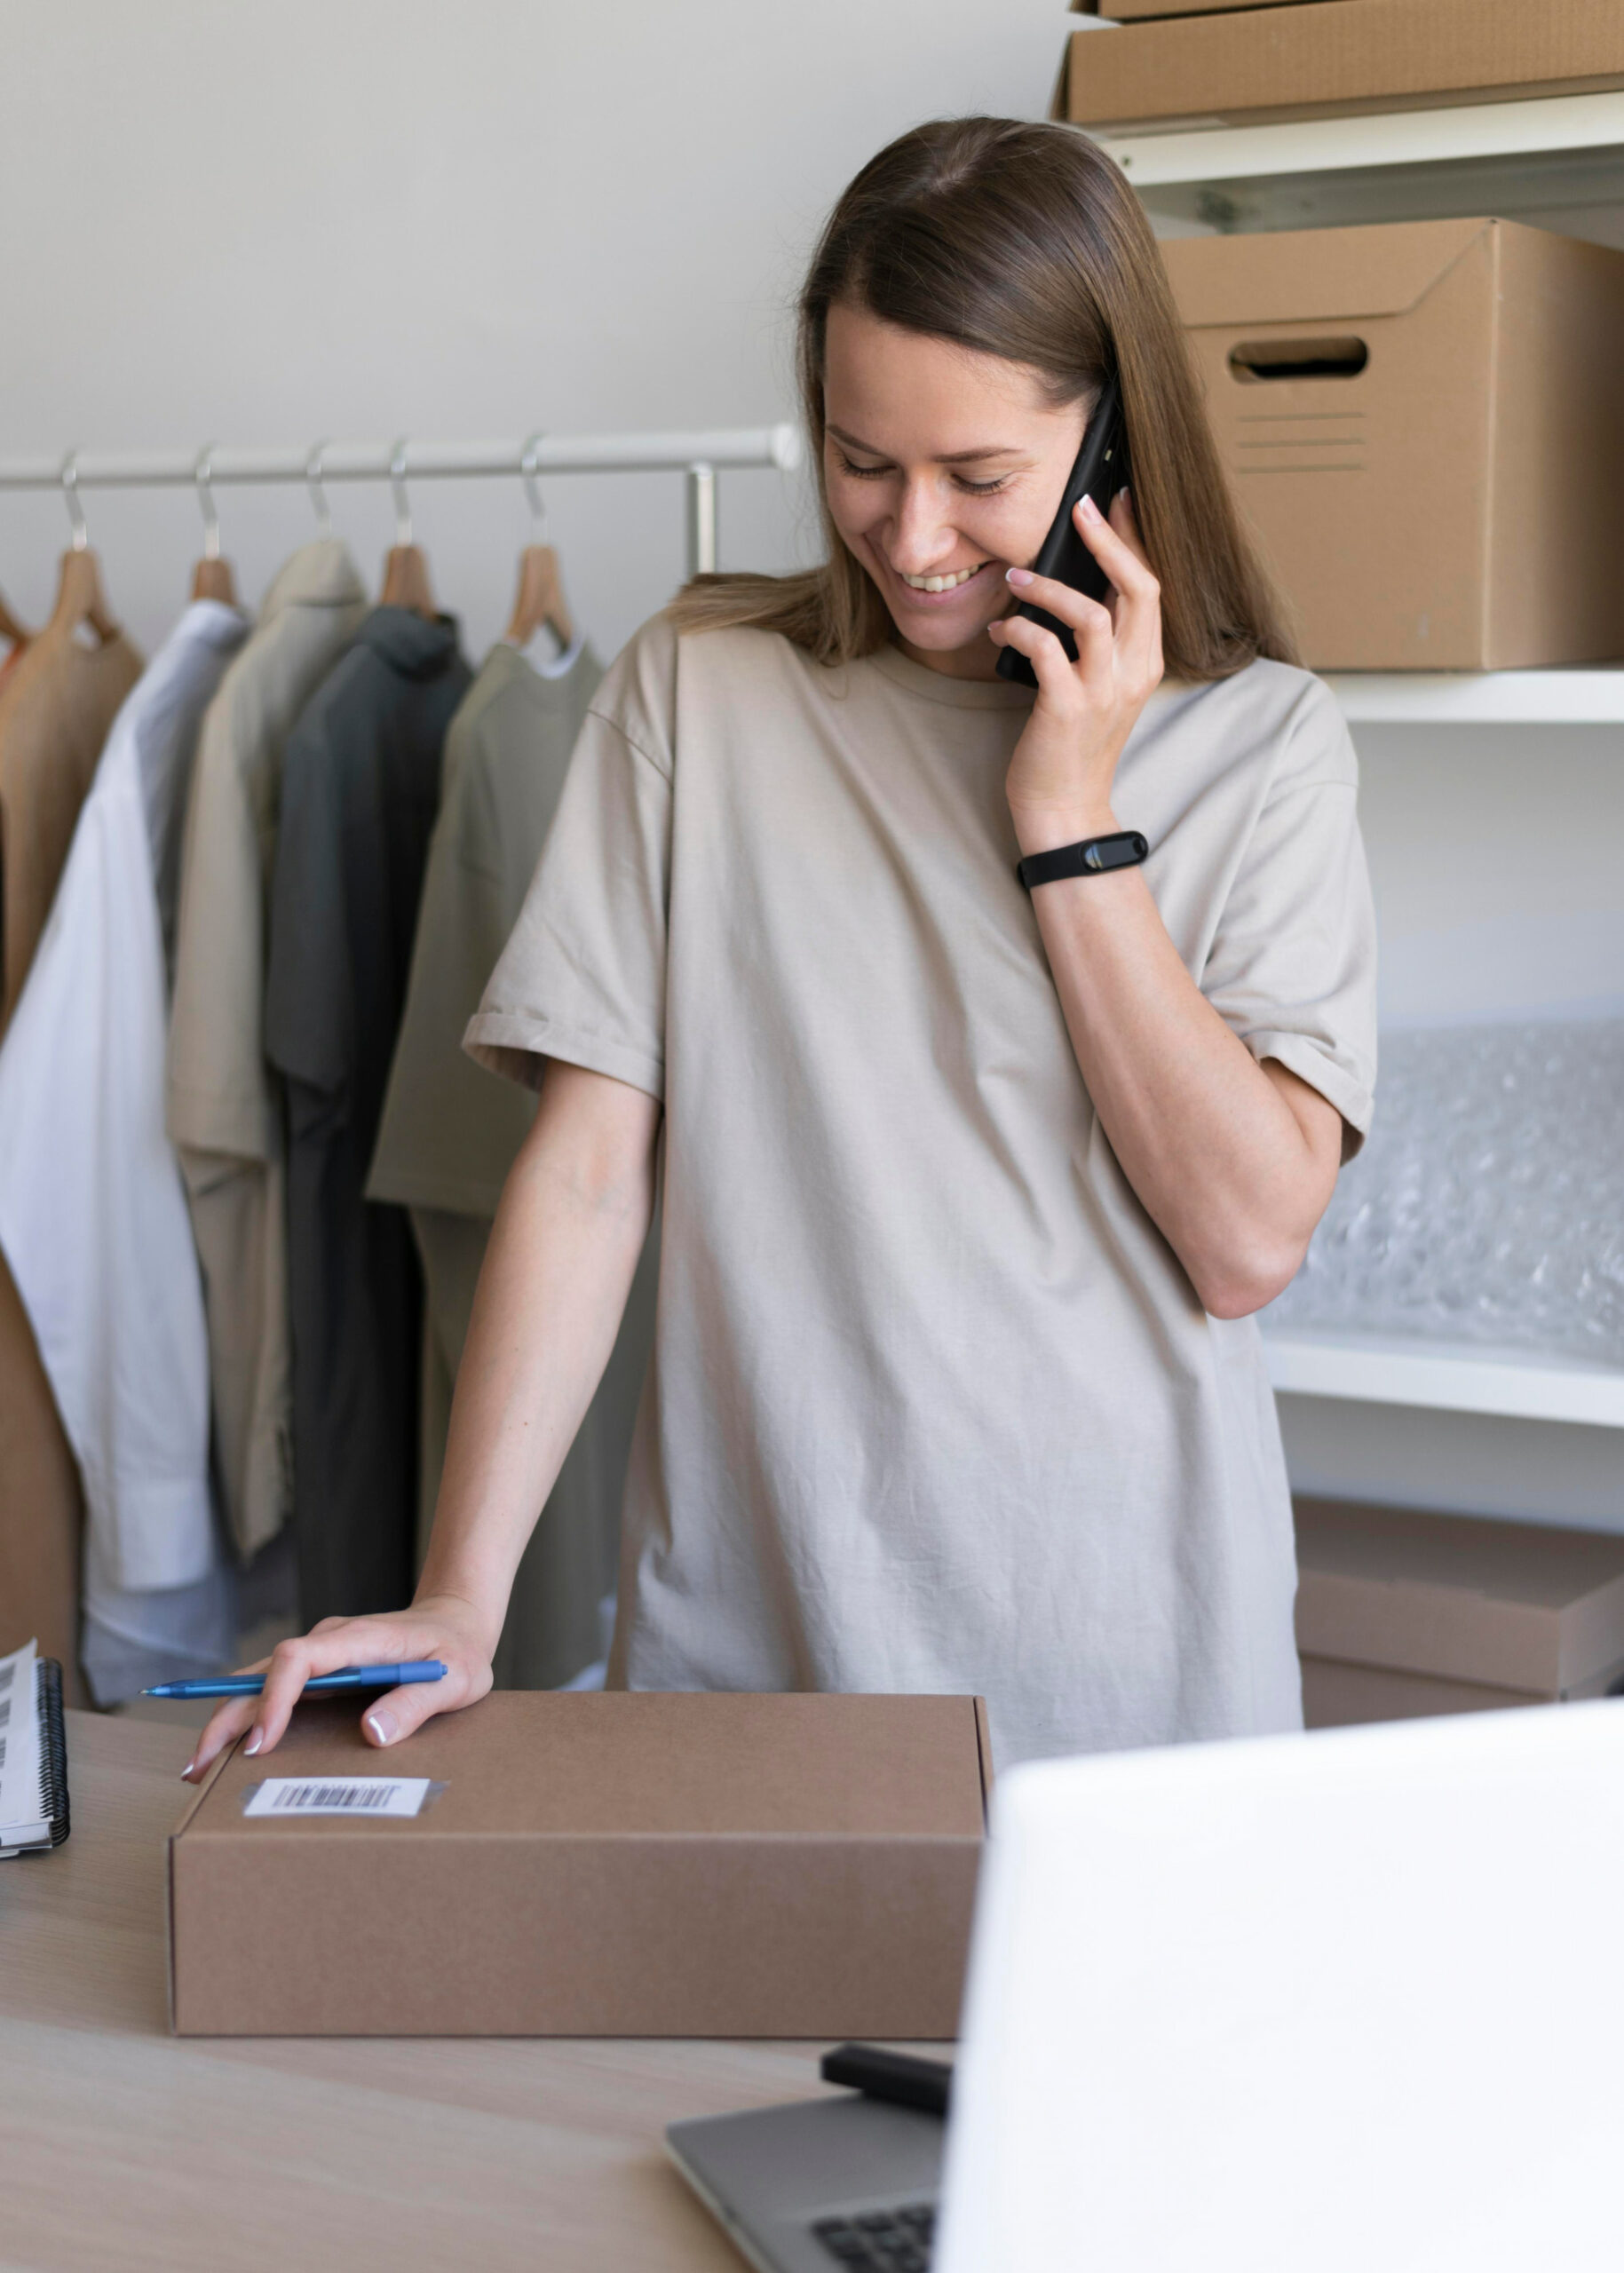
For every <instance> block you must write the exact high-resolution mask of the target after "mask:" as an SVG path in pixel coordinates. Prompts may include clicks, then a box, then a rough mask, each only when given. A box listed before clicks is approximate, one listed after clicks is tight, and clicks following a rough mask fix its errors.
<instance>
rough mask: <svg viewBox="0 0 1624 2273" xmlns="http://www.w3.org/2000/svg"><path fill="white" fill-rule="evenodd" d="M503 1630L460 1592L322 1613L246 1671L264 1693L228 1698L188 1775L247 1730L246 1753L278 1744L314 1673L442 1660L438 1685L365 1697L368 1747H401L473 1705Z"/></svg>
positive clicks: (419, 1685)
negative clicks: (382, 1608) (437, 1717)
mask: <svg viewBox="0 0 1624 2273" xmlns="http://www.w3.org/2000/svg"><path fill="white" fill-rule="evenodd" d="M496 1639H497V1637H496V1635H494V1634H492V1633H491V1632H490V1630H489V1625H488V1621H487V1620H486V1619H485V1618H484V1617H482V1616H481V1614H480V1613H479V1612H478V1611H476V1610H475V1608H474V1606H473V1604H471V1603H470V1602H465V1601H463V1598H462V1596H460V1595H426V1596H424V1598H423V1600H422V1601H421V1602H416V1603H414V1604H412V1607H411V1608H410V1609H409V1610H396V1611H389V1612H385V1613H384V1614H382V1615H381V1616H379V1617H376V1618H324V1619H323V1620H321V1624H320V1625H319V1626H314V1627H313V1628H311V1630H310V1632H309V1633H308V1634H301V1635H297V1636H296V1637H295V1638H294V1639H293V1640H292V1641H289V1642H279V1643H277V1645H276V1647H275V1649H274V1650H273V1651H272V1652H271V1654H270V1656H269V1657H268V1658H262V1659H260V1661H259V1663H258V1664H257V1666H248V1667H244V1668H243V1670H244V1671H245V1672H248V1673H263V1674H264V1675H265V1688H264V1690H263V1691H261V1693H260V1694H259V1695H258V1696H257V1697H230V1698H227V1699H226V1702H225V1703H224V1704H223V1705H222V1706H221V1707H219V1709H218V1712H217V1713H216V1714H215V1715H213V1717H212V1718H211V1719H210V1723H209V1725H208V1727H207V1728H206V1729H205V1730H203V1733H202V1738H200V1739H199V1741H198V1746H197V1749H196V1751H195V1752H194V1754H193V1755H192V1757H191V1759H190V1760H189V1761H188V1762H187V1763H186V1767H185V1769H184V1770H182V1771H181V1772H182V1774H183V1775H184V1776H185V1777H186V1778H187V1779H188V1780H189V1781H191V1782H193V1783H195V1782H196V1781H197V1780H198V1778H200V1777H201V1776H202V1775H203V1773H204V1771H205V1770H207V1769H208V1768H209V1766H210V1763H211V1762H213V1761H214V1760H215V1759H217V1758H218V1755H219V1754H221V1753H222V1752H223V1751H224V1750H225V1749H226V1746H227V1745H228V1744H232V1743H234V1742H235V1740H236V1738H238V1737H240V1736H241V1735H242V1732H243V1730H245V1729H246V1730H249V1731H250V1735H249V1739H248V1742H247V1744H246V1745H244V1746H243V1747H242V1748H243V1750H244V1752H247V1753H253V1754H256V1755H258V1754H264V1753H267V1752H272V1751H273V1750H274V1749H275V1747H276V1746H277V1744H278V1742H279V1741H280V1739H281V1736H282V1734H283V1732H284V1730H286V1728H287V1726H288V1716H289V1714H290V1713H291V1712H292V1710H293V1708H294V1707H295V1705H296V1704H297V1702H298V1698H299V1692H300V1691H301V1690H302V1689H303V1688H304V1686H305V1683H306V1682H307V1681H308V1680H309V1679H310V1677H311V1675H313V1674H318V1673H337V1671H338V1669H339V1667H341V1666H368V1665H371V1666H380V1665H399V1664H403V1663H405V1662H406V1661H407V1660H408V1659H418V1658H439V1659H442V1660H443V1662H444V1664H445V1667H446V1673H445V1677H444V1679H443V1680H440V1681H424V1682H414V1683H410V1684H409V1686H408V1687H405V1688H400V1689H391V1690H388V1691H384V1692H383V1693H382V1694H380V1695H378V1696H376V1697H373V1698H368V1700H367V1702H366V1704H365V1706H364V1707H363V1708H362V1711H361V1719H360V1725H361V1734H362V1735H363V1736H364V1737H365V1738H366V1739H367V1742H368V1744H371V1745H377V1746H385V1745H392V1744H398V1743H399V1742H400V1738H402V1737H408V1736H410V1734H411V1733H412V1730H414V1729H416V1728H419V1727H421V1726H422V1724H423V1723H424V1721H426V1720H428V1719H429V1718H430V1717H431V1716H432V1715H433V1714H435V1713H450V1712H455V1711H456V1708H457V1707H458V1706H460V1705H472V1704H474V1703H475V1702H477V1700H478V1699H479V1698H481V1697H483V1696H484V1695H485V1693H486V1691H487V1690H488V1689H489V1687H490V1685H491V1657H492V1653H493V1652H494V1651H495V1646H496Z"/></svg>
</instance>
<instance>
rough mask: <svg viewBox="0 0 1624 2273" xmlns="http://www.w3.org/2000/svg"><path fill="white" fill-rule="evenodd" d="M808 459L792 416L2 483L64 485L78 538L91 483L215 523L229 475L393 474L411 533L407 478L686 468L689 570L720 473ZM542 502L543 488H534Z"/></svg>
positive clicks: (53, 471)
mask: <svg viewBox="0 0 1624 2273" xmlns="http://www.w3.org/2000/svg"><path fill="white" fill-rule="evenodd" d="M800 462H801V439H800V436H799V434H798V433H797V432H796V429H795V428H794V427H793V426H790V425H778V426H733V427H721V428H717V429H715V430H713V431H709V432H695V433H674V434H545V433H536V434H531V435H528V436H527V437H526V438H525V439H524V440H519V441H516V442H420V441H414V440H411V439H410V438H409V437H402V438H401V439H400V440H396V441H393V442H342V441H332V442H317V443H315V444H313V445H307V446H306V447H303V448H299V447H287V448H281V447H279V448H273V449H247V448H237V447H233V446H232V445H231V444H229V443H223V442H222V443H210V444H208V445H206V446H205V447H203V448H202V450H199V451H196V452H194V453H190V454H189V453H187V452H186V451H184V450H130V451H111V450H70V451H68V453H67V455H66V456H65V457H61V458H51V457H20V458H0V490H5V489H60V490H61V491H62V493H63V495H64V496H65V497H66V499H67V505H68V511H69V513H70V514H71V515H72V517H73V521H74V527H75V543H83V513H82V511H81V509H80V506H79V492H80V491H81V490H84V489H170V488H175V489H180V488H187V487H195V488H196V490H197V492H198V495H199V497H200V499H201V500H202V505H203V510H204V515H205V519H208V520H210V521H212V519H213V503H212V495H211V493H212V491H213V489H214V488H215V487H218V486H220V485H222V484H225V485H229V486H233V487H235V486H242V485H254V484H258V483H263V482H282V481H303V482H305V483H307V484H308V485H309V487H310V489H311V491H312V494H313V495H314V496H315V497H316V499H317V501H318V503H321V495H322V491H323V488H324V486H325V485H326V484H327V483H328V482H329V481H387V482H388V483H389V484H390V485H391V487H392V489H393V491H394V496H395V511H396V515H397V519H400V521H401V522H402V523H403V524H404V525H405V526H406V527H407V528H408V531H409V526H410V523H409V514H408V508H407V503H406V485H407V483H408V481H442V480H448V481H462V480H472V479H480V478H483V477H485V476H488V475H501V474H505V475H508V476H510V477H518V476H523V477H524V478H525V479H526V480H527V482H528V483H531V484H534V482H535V480H536V479H537V478H538V477H543V476H546V475H551V474H558V473H651V472H667V471H669V472H680V473H684V474H685V475H686V477H687V483H686V487H687V552H688V567H689V572H690V574H699V573H701V572H702V571H706V570H710V569H714V568H715V566H716V561H717V492H716V478H717V471H718V470H719V469H720V468H722V467H725V466H774V467H777V468H778V469H779V471H781V472H789V471H793V470H794V469H795V468H796V466H797V465H798V464H799V463H800ZM531 494H532V498H533V501H534V498H535V491H534V488H532V492H531Z"/></svg>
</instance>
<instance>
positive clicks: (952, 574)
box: [892, 560, 987, 592]
mask: <svg viewBox="0 0 1624 2273" xmlns="http://www.w3.org/2000/svg"><path fill="white" fill-rule="evenodd" d="M986 565H987V564H986V561H985V560H978V561H977V563H976V565H975V566H974V567H973V568H955V569H952V570H950V571H949V573H948V574H947V575H945V576H909V575H907V574H904V572H903V571H902V570H901V569H900V568H898V569H895V570H893V572H892V573H893V574H895V575H898V576H900V577H901V579H902V582H904V583H905V584H906V585H907V588H908V590H910V591H915V592H955V591H957V590H958V588H959V586H960V585H961V584H968V583H969V582H970V578H971V577H972V576H978V575H979V574H981V571H982V570H983V569H984V568H985V567H986Z"/></svg>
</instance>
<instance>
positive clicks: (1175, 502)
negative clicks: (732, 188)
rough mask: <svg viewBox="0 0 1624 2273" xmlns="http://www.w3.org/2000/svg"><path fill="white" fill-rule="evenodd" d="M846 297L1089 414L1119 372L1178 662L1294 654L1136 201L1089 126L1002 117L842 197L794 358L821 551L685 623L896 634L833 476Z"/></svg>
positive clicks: (1207, 671)
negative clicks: (830, 343) (829, 477)
mask: <svg viewBox="0 0 1624 2273" xmlns="http://www.w3.org/2000/svg"><path fill="white" fill-rule="evenodd" d="M836 301H842V302H844V303H846V304H848V305H852V306H856V307H860V308H864V309H866V310H867V311H868V312H869V313H871V314H873V315H876V316H879V317H881V318H883V321H885V322H887V323H893V324H898V325H900V326H901V327H902V328H903V329H905V330H907V331H918V332H924V333H928V334H930V335H931V337H936V338H939V339H947V340H952V341H954V342H955V343H956V344H957V345H960V346H962V347H970V348H974V349H976V350H978V352H981V353H983V354H988V355H998V356H1002V357H1003V358H1004V359H1005V360H1008V361H1010V362H1015V363H1023V364H1026V365H1027V366H1029V367H1030V368H1032V369H1033V370H1034V371H1036V372H1038V373H1039V374H1040V375H1041V376H1042V379H1043V381H1044V382H1045V384H1046V387H1047V389H1048V392H1049V394H1050V400H1051V401H1053V402H1054V403H1055V404H1056V405H1057V406H1058V405H1060V404H1064V403H1073V402H1086V403H1088V404H1089V405H1090V406H1091V405H1092V403H1093V401H1094V400H1095V399H1096V397H1097V392H1098V390H1099V388H1100V387H1101V385H1102V384H1104V382H1105V379H1106V378H1107V377H1108V376H1109V375H1110V374H1111V373H1112V372H1113V371H1114V372H1115V373H1116V374H1117V376H1118V378H1119V380H1120V382H1121V395H1122V409H1123V416H1124V418H1125V420H1126V422H1127V427H1128V453H1129V462H1130V463H1131V466H1132V479H1133V499H1134V511H1135V513H1136V515H1137V519H1138V524H1139V529H1140V533H1141V535H1142V536H1143V538H1144V540H1145V550H1146V551H1147V552H1148V553H1149V555H1150V558H1151V563H1152V566H1153V568H1154V569H1155V572H1156V574H1157V576H1158V578H1159V579H1160V581H1161V608H1162V635H1163V644H1164V648H1165V653H1166V656H1167V665H1168V671H1169V672H1170V673H1171V674H1172V675H1173V676H1174V677H1178V678H1184V679H1194V680H1200V679H1216V678H1226V677H1229V676H1230V674H1231V673H1232V672H1234V671H1238V670H1241V669H1245V667H1246V665H1247V664H1248V663H1249V662H1252V661H1255V660H1256V657H1258V656H1259V655H1269V656H1272V657H1274V658H1275V659H1276V660H1277V661H1282V662H1291V661H1295V653H1294V650H1293V647H1292V643H1291V639H1290V636H1289V634H1288V633H1287V630H1286V627H1285V624H1284V622H1282V620H1281V614H1280V609H1279V602H1278V600H1277V599H1276V598H1275V595H1274V593H1273V591H1272V590H1271V587H1270V584H1269V581H1268V579H1267V577H1266V576H1265V575H1264V572H1263V569H1262V567H1261V566H1260V565H1259V563H1258V561H1257V558H1256V555H1255V554H1254V552H1253V550H1252V548H1251V546H1250V545H1249V544H1248V542H1247V539H1246V537H1245V535H1244V534H1243V533H1242V530H1241V527H1240V522H1239V520H1238V519H1237V517H1236V513H1235V509H1234V506H1233V504H1232V501H1231V498H1230V495H1229V491H1228V488H1227V487H1226V486H1225V483H1224V473H1223V470H1222V467H1221V466H1220V464H1219V462H1218V455H1217V452H1216V449H1215V447H1214V446H1213V440H1212V436H1211V432H1210V431H1209V430H1208V424H1207V417H1206V413H1205V411H1204V409H1203V408H1202V404H1201V399H1200V389H1199V386H1198V384H1197V381H1196V378H1195V374H1194V369H1193V366H1192V362H1191V359H1190V354H1189V351H1188V348H1187V347H1186V345H1185V341H1184V331H1183V329H1182V327H1181V325H1180V323H1179V320H1178V313H1177V310H1176V308H1175V306H1174V305H1173V296H1172V292H1171V290H1170V289H1169V287H1168V280H1167V272H1166V270H1165V269H1164V268H1163V266H1162V262H1161V253H1160V251H1159V250H1158V249H1157V246H1156V241H1155V238H1154V237H1153V235H1152V234H1151V229H1150V225H1149V223H1148V222H1147V221H1146V219H1145V212H1144V210H1143V208H1142V207H1141V205H1140V203H1139V201H1138V199H1137V197H1136V196H1135V195H1134V193H1133V191H1132V189H1131V188H1130V187H1129V185H1128V182H1127V180H1126V178H1125V177H1124V176H1123V175H1122V174H1121V172H1120V171H1119V170H1118V169H1117V167H1116V166H1115V165H1114V164H1113V162H1112V161H1111V160H1110V159H1109V158H1107V157H1106V156H1105V154H1103V153H1102V152H1101V151H1099V150H1097V148H1096V147H1094V145H1093V144H1092V143H1091V142H1089V141H1087V140H1085V139H1084V138H1083V137H1082V136H1081V134H1078V133H1075V132H1073V131H1072V130H1071V129H1069V128H1067V127H1064V126H1040V125H1031V124H1026V123H1022V122H1021V121H1019V120H1017V119H1007V118H957V119H939V120H938V121H936V122H935V123H933V124H931V125H929V126H918V127H915V128H914V130H913V131H912V132H911V133H907V134H904V135H902V136H900V137H899V139H898V140H896V141H895V142H892V143H891V145H890V146H889V147H888V148H886V149H883V150H882V151H881V152H880V154H879V155H878V157H876V158H871V159H870V160H869V162H868V163H867V165H866V166H865V167H864V168H863V170H862V171H861V172H860V174H859V175H858V177H857V178H856V180H855V181H853V182H852V186H851V187H850V188H849V189H848V190H847V191H846V193H845V194H844V196H843V197H842V198H841V200H840V202H839V203H838V204H837V205H836V208H835V210H834V212H833V213H832V214H831V215H830V216H829V218H828V223H827V225H826V226H825V228H824V231H823V235H822V237H821V239H820V242H819V245H818V249H817V251H816V252H815V253H814V254H813V256H812V267H811V269H810V270H809V272H808V273H807V278H806V282H805V285H804V288H803V289H802V292H801V298H800V308H799V329H798V342H797V359H796V360H797V363H798V367H799V373H800V384H801V398H802V403H803V407H804V412H805V418H806V426H807V432H808V434H809V436H810V438H811V441H812V450H813V453H814V456H815V462H816V465H817V472H818V496H819V502H820V507H821V514H822V522H823V534H824V542H825V544H826V547H827V557H826V558H825V559H824V561H823V563H822V565H821V566H820V567H817V568H811V569H805V570H803V571H802V572H801V573H800V574H796V575H789V576H761V575H719V576H697V577H695V578H694V579H693V582H691V583H689V584H688V585H686V586H685V589H684V590H682V591H681V592H680V593H679V594H678V595H677V598H676V600H675V601H673V603H672V605H671V611H670V612H671V614H672V616H673V618H674V620H675V622H676V624H677V630H679V631H700V630H720V629H723V628H725V627H726V626H728V625H734V624H750V625H754V626H756V627H757V628H758V629H760V630H764V631H778V632H781V633H782V634H783V636H784V637H785V638H787V639H790V640H793V641H794V643H795V645H796V646H798V647H804V649H805V650H806V651H807V653H809V654H812V655H813V656H815V657H816V658H817V660H818V661H820V662H821V663H840V662H850V661H853V660H854V659H855V658H856V657H858V656H860V655H867V654H872V653H874V651H875V648H877V647H880V646H883V645H884V644H885V642H886V640H887V639H888V638H890V637H891V616H890V613H889V611H888V610H887V608H886V606H885V603H884V600H883V598H882V597H881V595H880V592H879V590H878V588H877V587H876V586H875V582H874V580H873V578H872V577H871V576H870V575H869V574H868V572H867V569H866V568H864V567H863V566H862V565H861V564H860V562H859V561H857V560H856V559H854V558H852V554H851V552H850V551H849V550H847V548H846V546H845V545H844V543H843V542H842V541H841V538H840V535H839V533H838V532H837V530H836V527H835V524H834V521H833V519H831V517H830V513H829V507H828V493H827V489H826V487H825V482H824V470H823V429H824V411H823V351H824V333H825V329H826V326H827V324H828V312H829V309H830V308H831V306H833V305H834V304H835V303H836Z"/></svg>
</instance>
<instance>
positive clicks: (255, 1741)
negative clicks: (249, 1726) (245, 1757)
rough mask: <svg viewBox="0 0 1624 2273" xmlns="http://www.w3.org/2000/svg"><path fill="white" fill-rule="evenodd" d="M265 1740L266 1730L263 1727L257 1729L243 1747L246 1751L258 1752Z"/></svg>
mask: <svg viewBox="0 0 1624 2273" xmlns="http://www.w3.org/2000/svg"><path fill="white" fill-rule="evenodd" d="M264 1742H265V1730H263V1729H256V1730H254V1733H253V1735H252V1736H251V1737H250V1738H249V1740H248V1742H247V1743H246V1744H245V1745H244V1746H243V1747H242V1749H243V1751H244V1752H246V1753H250V1754H251V1753H256V1752H257V1751H258V1749H259V1747H260V1746H261V1745H262V1744H263V1743H264Z"/></svg>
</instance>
